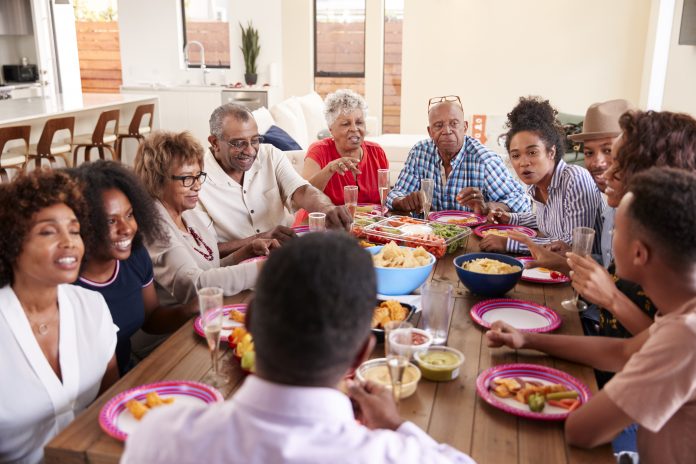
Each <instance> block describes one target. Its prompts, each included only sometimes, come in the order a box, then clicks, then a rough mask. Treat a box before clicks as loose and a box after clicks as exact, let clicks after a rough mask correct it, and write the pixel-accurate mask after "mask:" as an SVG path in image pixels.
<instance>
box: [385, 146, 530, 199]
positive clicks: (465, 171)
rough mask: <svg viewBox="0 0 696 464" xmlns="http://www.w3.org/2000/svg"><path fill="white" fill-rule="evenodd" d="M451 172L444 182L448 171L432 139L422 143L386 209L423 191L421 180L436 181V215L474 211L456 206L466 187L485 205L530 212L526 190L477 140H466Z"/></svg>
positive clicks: (414, 148) (416, 147)
mask: <svg viewBox="0 0 696 464" xmlns="http://www.w3.org/2000/svg"><path fill="white" fill-rule="evenodd" d="M451 165H452V171H451V172H450V175H449V177H447V178H445V169H444V166H443V165H442V160H441V159H440V155H439V154H438V151H437V146H436V145H435V142H433V141H432V139H427V140H421V141H420V142H418V143H417V144H415V145H414V146H413V148H411V151H410V152H409V154H408V158H407V159H406V164H405V165H404V168H403V169H402V170H401V173H399V178H398V179H397V181H396V185H394V188H393V189H392V190H391V192H389V195H388V196H387V203H386V205H387V208H390V209H391V208H392V203H393V201H394V199H395V198H400V197H405V196H406V195H408V194H409V193H411V192H415V191H417V190H420V180H421V179H423V178H429V179H435V188H434V191H433V204H432V210H433V211H442V210H446V209H458V210H464V211H471V209H470V208H467V207H465V206H462V205H460V204H459V203H457V200H456V196H457V194H458V193H459V192H460V191H461V190H462V189H464V188H466V187H476V188H478V189H479V190H481V192H482V193H483V196H484V199H485V200H486V201H496V202H500V203H505V204H506V205H507V206H508V207H509V208H510V210H512V211H514V212H521V211H529V207H530V203H529V198H528V197H527V196H526V195H525V192H524V188H523V187H522V185H520V183H519V182H517V181H516V180H515V179H513V178H512V176H511V175H510V171H509V170H508V169H507V168H506V167H505V165H504V164H503V160H502V159H501V158H500V156H498V154H497V153H495V152H493V151H490V150H489V149H487V148H486V147H484V146H483V145H481V143H479V141H478V140H476V139H474V138H471V137H469V136H465V137H464V144H463V145H462V148H461V150H459V153H457V154H456V156H455V157H454V158H452V161H451Z"/></svg>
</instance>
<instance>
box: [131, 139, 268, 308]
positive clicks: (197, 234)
mask: <svg viewBox="0 0 696 464" xmlns="http://www.w3.org/2000/svg"><path fill="white" fill-rule="evenodd" d="M135 173H136V175H137V176H138V177H139V178H140V180H141V181H142V182H143V183H144V184H145V188H146V189H147V190H148V192H149V193H150V195H152V196H153V197H154V198H155V200H156V201H155V207H156V209H157V211H158V212H159V215H160V217H161V219H162V221H163V222H164V226H165V227H164V228H165V232H166V235H167V236H168V237H167V238H168V240H162V239H158V240H155V241H154V242H152V243H147V244H146V246H147V249H148V251H149V253H150V258H151V259H152V264H153V267H154V274H155V282H156V284H157V290H158V295H159V298H160V301H161V302H162V303H164V304H175V303H185V302H188V301H190V300H191V299H192V298H193V297H195V295H196V290H197V289H198V288H201V287H221V288H222V289H223V291H224V293H225V295H234V294H236V293H239V292H241V291H242V290H246V289H248V288H251V287H253V286H254V284H255V283H256V278H257V276H258V270H259V269H258V268H259V266H260V263H242V264H239V263H240V262H241V261H244V260H245V259H248V258H251V257H254V256H259V255H267V254H268V253H269V251H270V250H271V249H273V248H275V247H277V246H279V245H278V242H277V241H276V240H275V239H255V240H253V241H252V242H251V243H249V244H247V245H244V246H243V247H242V248H240V249H238V250H237V251H235V252H234V253H232V254H230V255H228V256H226V257H225V258H223V259H220V253H219V250H218V246H217V239H216V236H215V235H214V233H212V232H211V231H210V230H209V229H208V227H207V225H206V224H205V223H204V222H203V221H202V220H201V219H200V217H199V216H197V214H196V213H195V212H194V211H191V210H192V209H193V208H194V207H195V206H196V204H197V203H198V194H199V192H200V190H201V186H202V185H203V183H204V182H205V178H206V174H205V172H203V147H202V146H201V145H200V144H199V143H198V142H197V141H196V139H195V138H194V137H193V136H192V135H191V134H190V133H188V132H181V133H174V132H163V131H162V132H160V131H158V132H154V133H153V134H152V135H150V137H148V138H147V139H145V141H144V142H143V143H142V144H141V145H140V147H139V148H138V152H137V154H136V157H135ZM237 264H239V265H237Z"/></svg>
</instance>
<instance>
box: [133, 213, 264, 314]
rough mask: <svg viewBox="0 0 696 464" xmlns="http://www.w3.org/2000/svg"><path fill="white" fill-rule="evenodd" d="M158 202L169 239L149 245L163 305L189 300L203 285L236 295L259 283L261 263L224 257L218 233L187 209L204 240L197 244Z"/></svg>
mask: <svg viewBox="0 0 696 464" xmlns="http://www.w3.org/2000/svg"><path fill="white" fill-rule="evenodd" d="M155 205H156V207H157V210H158V211H159V213H160V217H161V218H162V222H163V223H164V224H165V228H166V231H167V235H168V236H169V241H168V242H155V243H148V244H146V247H147V251H148V252H149V253H150V259H152V266H153V270H154V273H155V284H156V285H155V287H156V288H157V293H158V296H159V299H160V303H161V304H163V305H165V306H166V305H172V304H178V303H185V302H187V301H189V300H190V299H192V298H194V297H195V296H196V291H197V289H199V288H202V287H221V288H222V290H223V292H224V294H225V295H235V294H237V293H239V292H241V291H242V290H246V289H248V288H251V287H253V286H254V285H255V284H256V278H257V277H258V274H259V268H258V264H257V263H244V264H238V265H232V264H233V263H232V255H230V256H228V257H225V258H224V259H222V260H221V259H220V252H219V250H218V246H217V241H216V240H215V235H214V234H213V233H212V232H210V231H208V230H207V229H206V227H205V226H204V225H203V223H202V222H201V220H200V217H199V216H198V215H197V214H195V213H194V212H193V211H184V213H183V214H182V217H183V219H184V222H185V223H186V225H187V226H188V227H189V228H190V229H193V231H194V232H195V233H196V235H197V237H196V238H198V239H199V240H200V241H202V243H197V242H196V238H194V236H193V235H192V234H191V233H186V232H183V231H182V230H180V229H179V228H178V227H177V226H176V225H175V224H174V221H173V220H172V218H171V216H170V215H169V213H168V212H167V210H166V209H164V206H162V204H161V203H160V202H159V201H156V202H155ZM206 246H207V248H206ZM208 250H210V251H208ZM204 255H207V256H208V257H209V258H210V259H207V258H206V257H205V256H204Z"/></svg>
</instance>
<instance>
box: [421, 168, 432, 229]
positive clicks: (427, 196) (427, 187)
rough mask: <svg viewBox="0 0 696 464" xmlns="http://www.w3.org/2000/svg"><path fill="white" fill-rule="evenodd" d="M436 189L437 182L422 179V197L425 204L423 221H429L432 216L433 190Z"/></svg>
mask: <svg viewBox="0 0 696 464" xmlns="http://www.w3.org/2000/svg"><path fill="white" fill-rule="evenodd" d="M434 189H435V181H434V180H433V179H428V178H423V179H421V196H422V200H421V201H422V203H423V219H425V220H426V221H427V220H428V216H429V215H430V207H431V206H432V204H433V190H434Z"/></svg>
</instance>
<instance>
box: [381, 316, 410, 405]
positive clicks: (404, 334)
mask: <svg viewBox="0 0 696 464" xmlns="http://www.w3.org/2000/svg"><path fill="white" fill-rule="evenodd" d="M412 331H413V327H401V328H398V329H392V330H391V331H389V344H388V345H387V346H388V348H387V350H388V351H387V369H388V370H389V377H391V384H392V394H393V395H394V401H395V402H396V403H397V404H398V403H399V399H400V397H401V383H402V381H403V378H404V372H405V371H406V368H407V367H408V363H409V361H410V359H411V351H412V345H413V338H412Z"/></svg>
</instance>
